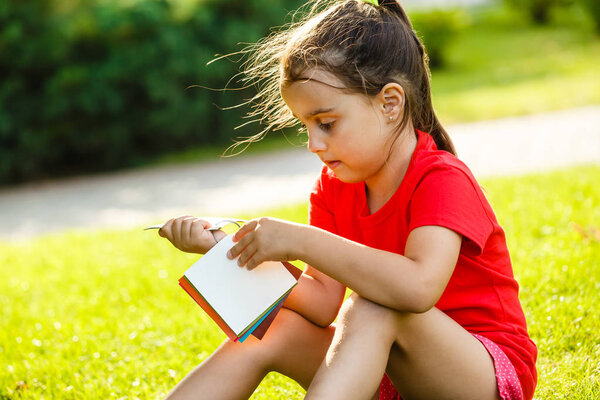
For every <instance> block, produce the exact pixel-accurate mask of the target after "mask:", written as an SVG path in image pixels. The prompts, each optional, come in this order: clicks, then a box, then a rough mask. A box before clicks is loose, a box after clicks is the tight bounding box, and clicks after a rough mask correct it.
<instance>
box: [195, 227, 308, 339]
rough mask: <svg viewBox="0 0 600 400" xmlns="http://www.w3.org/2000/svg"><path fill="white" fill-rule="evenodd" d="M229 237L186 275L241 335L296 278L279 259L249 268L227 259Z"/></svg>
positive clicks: (229, 246)
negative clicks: (250, 269)
mask: <svg viewBox="0 0 600 400" xmlns="http://www.w3.org/2000/svg"><path fill="white" fill-rule="evenodd" d="M233 245H234V243H233V239H232V235H229V236H226V237H224V238H223V239H221V241H219V243H217V244H216V245H215V246H214V247H213V248H212V249H210V251H208V252H207V253H206V254H205V255H204V256H203V257H202V258H200V260H198V261H197V262H196V263H195V264H194V265H192V266H191V267H190V268H189V269H188V270H187V271H186V272H185V274H184V275H185V277H186V278H187V279H188V280H189V281H190V283H191V284H192V285H193V286H194V287H195V288H196V289H197V290H198V291H199V292H200V293H201V294H202V297H204V299H205V300H206V301H207V302H208V303H209V304H210V306H211V307H212V308H213V309H214V310H215V311H216V312H217V313H218V314H219V315H220V316H221V318H222V319H223V321H225V323H226V324H227V325H228V326H229V327H230V328H231V329H232V330H233V331H234V332H235V334H236V335H239V334H240V333H241V332H243V331H244V330H245V329H246V328H248V326H249V325H250V324H252V322H253V321H255V320H256V319H257V318H258V317H259V316H260V315H262V314H263V313H264V312H265V311H266V310H268V309H269V308H271V307H272V306H273V305H274V304H275V303H276V302H277V300H279V299H280V298H281V297H282V296H283V295H284V294H285V293H286V292H288V291H289V290H290V289H291V288H293V287H294V286H295V285H296V283H297V281H296V279H295V278H294V276H292V274H290V272H289V271H288V270H287V269H286V268H285V267H284V266H283V264H282V263H280V262H275V261H268V262H265V263H262V264H261V265H259V266H258V267H256V268H254V269H253V270H252V271H249V270H248V269H246V268H245V267H244V268H242V267H239V266H238V265H237V259H236V260H230V259H228V258H227V256H226V254H227V251H228V250H229V249H230V248H231V247H233Z"/></svg>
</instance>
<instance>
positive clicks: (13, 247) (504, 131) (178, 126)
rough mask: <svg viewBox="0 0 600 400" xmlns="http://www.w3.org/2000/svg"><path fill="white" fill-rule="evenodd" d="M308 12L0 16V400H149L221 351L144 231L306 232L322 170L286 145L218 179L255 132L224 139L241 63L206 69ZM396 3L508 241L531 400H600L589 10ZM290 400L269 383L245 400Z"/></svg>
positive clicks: (75, 10) (15, 4)
mask: <svg viewBox="0 0 600 400" xmlns="http://www.w3.org/2000/svg"><path fill="white" fill-rule="evenodd" d="M302 3H303V2H302V1H293V0H229V1H226V0H222V1H217V0H26V1H24V0H0V223H1V228H2V229H0V311H1V312H0V400H8V399H30V398H31V399H38V398H52V399H59V398H60V399H94V398H103V399H105V398H111V399H123V400H124V399H159V398H162V397H163V396H164V395H165V394H166V393H167V392H168V391H169V390H170V389H171V388H172V387H173V386H174V385H175V384H176V383H177V382H178V381H179V380H181V379H182V378H183V377H184V376H185V375H186V374H187V373H188V372H189V371H191V370H192V369H193V368H194V367H195V366H196V365H197V364H198V363H199V362H201V361H202V360H204V359H206V357H208V356H209V354H210V353H211V352H212V351H213V350H214V349H215V348H216V347H217V346H218V345H219V343H221V341H222V340H223V339H224V338H225V336H224V334H223V333H222V332H221V331H220V330H219V329H218V328H217V327H216V325H215V324H214V323H213V322H212V321H211V320H210V319H209V318H208V317H207V316H206V315H205V314H204V313H203V312H201V310H200V309H199V308H198V307H197V306H196V304H195V303H194V302H193V301H192V300H191V299H190V298H189V297H188V296H187V295H186V294H185V293H184V292H183V291H182V290H180V288H179V286H178V285H177V279H178V278H179V277H180V276H181V275H182V274H183V272H184V271H185V270H186V269H187V268H188V267H189V266H190V265H191V264H192V263H193V262H194V261H195V260H197V258H198V255H197V254H187V253H183V252H180V251H178V250H176V249H175V248H174V247H173V246H171V245H170V243H168V242H167V241H166V240H162V239H160V238H158V237H157V235H156V232H155V231H151V232H144V231H142V230H141V228H142V227H144V226H146V225H144V224H147V225H151V224H155V223H158V222H162V221H164V220H165V219H166V218H170V217H172V216H175V215H179V214H194V215H219V216H235V217H240V218H245V219H249V218H254V217H257V216H259V215H270V216H273V217H276V218H282V219H287V220H291V221H295V222H299V223H306V222H307V195H308V192H309V191H310V189H311V187H312V185H313V183H314V180H315V177H316V174H317V173H318V171H319V169H320V167H321V164H320V162H319V160H318V159H317V158H316V157H314V155H311V154H310V153H309V152H307V151H306V150H305V149H302V148H301V147H302V145H301V143H302V141H303V140H304V139H305V138H303V137H301V136H298V135H297V132H296V131H295V130H290V131H289V132H285V135H284V134H281V132H273V133H272V134H270V135H269V136H268V137H267V138H266V139H264V140H263V141H262V142H260V143H256V144H252V145H251V146H250V147H249V148H248V149H247V150H246V151H245V152H244V154H243V155H240V156H236V157H233V158H226V159H225V158H221V157H220V156H221V155H222V154H223V152H224V151H225V150H226V149H227V148H228V147H229V146H230V145H231V144H232V143H233V140H234V139H235V138H237V137H243V136H249V135H252V134H254V133H256V132H258V131H260V127H259V126H257V125H255V124H249V125H246V126H244V127H242V128H240V129H237V130H236V129H235V128H236V127H237V126H239V125H241V124H243V123H244V122H246V120H245V119H244V118H243V116H244V115H245V113H246V112H247V111H248V109H247V108H244V107H238V108H229V107H231V106H235V105H239V104H242V103H244V101H245V100H246V99H247V98H248V97H250V96H251V95H252V94H253V92H252V91H251V90H248V91H245V90H223V89H224V88H226V87H229V88H236V87H238V86H239V84H238V83H237V82H236V81H235V80H234V81H232V82H229V81H230V79H231V78H232V77H233V76H234V75H235V74H236V73H237V72H238V68H239V62H237V61H238V57H237V56H232V57H226V58H223V59H220V60H218V61H215V62H214V63H210V64H208V63H209V62H210V61H211V60H214V59H215V58H217V57H219V55H223V54H230V53H235V52H237V51H239V50H241V49H242V48H244V47H245V44H247V43H252V42H255V41H256V40H258V39H260V38H261V37H264V36H265V35H266V34H268V33H269V31H270V29H271V27H273V26H278V25H281V24H282V23H284V22H286V21H290V20H291V14H290V12H291V11H293V10H295V9H296V8H297V7H298V6H301V5H302ZM402 3H403V5H404V6H405V7H406V9H407V11H408V14H409V16H410V17H411V19H412V21H413V23H414V26H415V29H416V30H417V32H418V35H419V36H420V37H421V38H422V39H423V40H424V42H425V45H426V47H427V50H428V53H429V56H430V59H431V60H430V62H431V67H432V90H433V102H434V106H435V108H436V111H437V113H438V116H439V117H440V120H441V121H442V123H443V124H444V125H445V126H446V128H447V129H448V131H449V132H450V134H451V137H452V138H453V140H454V142H455V144H456V147H457V149H458V152H459V156H460V157H461V158H462V159H463V160H465V161H466V162H467V165H469V167H470V168H471V169H472V170H473V172H474V174H475V176H476V177H477V178H478V180H480V182H481V183H482V185H483V187H484V188H485V190H486V196H488V198H489V200H490V203H491V204H492V205H493V207H494V210H495V212H496V214H497V216H498V218H499V221H500V222H501V224H502V226H503V227H504V228H505V230H506V233H507V242H508V245H509V248H510V251H511V256H512V259H513V266H514V271H515V276H516V278H517V280H518V282H519V284H520V285H521V291H520V298H521V301H522V303H523V308H524V311H525V313H526V317H527V321H528V324H529V329H530V335H531V337H532V338H533V340H534V341H535V342H536V343H537V345H538V348H539V351H540V352H539V354H540V355H539V358H538V372H539V385H538V390H537V395H536V396H537V397H536V398H539V399H544V400H545V399H570V400H572V399H574V400H587V399H598V398H600V362H599V360H600V337H599V336H598V334H597V331H598V328H597V327H598V326H599V325H600V313H599V312H598V293H599V291H600V186H599V185H598V182H600V1H598V0H504V1H503V0H406V1H403V2H402ZM207 64H208V65H207ZM209 88H212V89H216V90H210V89H209ZM290 141H291V142H292V144H293V145H292V146H290V143H289V142H290ZM294 145H296V146H294ZM581 163H585V164H591V165H586V166H580V165H577V166H574V164H581ZM533 172H535V174H534V173H533ZM299 266H301V265H299ZM303 394H304V392H303V390H302V388H301V387H300V386H299V385H297V384H296V383H295V382H293V381H291V380H290V379H287V378H285V377H283V376H282V375H279V374H274V373H272V374H269V375H268V376H267V378H266V379H265V381H263V383H262V384H261V386H260V387H259V388H258V389H257V391H256V392H255V393H254V394H253V396H252V399H253V400H260V399H268V400H272V399H286V400H289V399H301V398H303Z"/></svg>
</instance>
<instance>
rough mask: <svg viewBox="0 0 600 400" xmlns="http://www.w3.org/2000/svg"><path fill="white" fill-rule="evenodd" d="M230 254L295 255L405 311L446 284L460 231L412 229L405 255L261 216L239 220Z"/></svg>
mask: <svg viewBox="0 0 600 400" xmlns="http://www.w3.org/2000/svg"><path fill="white" fill-rule="evenodd" d="M234 240H239V241H238V242H237V243H236V245H235V246H234V247H233V248H232V249H231V250H230V256H231V257H232V258H233V257H236V256H238V255H239V260H238V262H239V263H240V264H241V265H246V264H247V265H248V268H253V267H255V266H256V265H258V264H260V263H261V262H263V261H265V260H285V261H288V260H293V259H300V260H302V261H304V262H306V263H307V264H310V265H312V266H313V267H314V268H315V269H317V270H319V271H320V272H322V273H324V274H326V275H328V276H330V277H331V278H333V279H335V280H337V281H339V282H341V283H342V284H344V285H346V286H347V287H348V288H350V289H352V290H353V291H355V292H356V293H358V294H359V295H360V296H362V297H365V298H367V299H369V300H371V301H373V302H376V303H378V304H381V305H384V306H387V307H390V308H394V309H398V310H403V311H409V312H425V311H427V310H429V309H430V308H432V307H433V306H434V305H435V304H436V303H437V301H438V300H439V298H440V297H441V295H442V293H443V291H444V288H445V287H446V285H447V283H448V280H449V279H450V276H451V275H452V271H453V270H454V266H455V265H456V261H457V259H458V254H459V252H460V246H461V244H462V236H461V235H459V234H457V233H456V232H454V231H452V230H450V229H447V228H444V227H440V226H423V227H419V228H416V229H414V230H413V231H412V232H411V233H410V235H409V237H408V239H407V242H406V247H405V252H404V253H405V256H402V255H399V254H396V253H391V252H387V251H383V250H377V249H374V248H371V247H368V246H364V245H362V244H359V243H356V242H353V241H351V240H347V239H344V238H342V237H340V236H337V235H334V234H332V233H329V232H327V231H324V230H322V229H319V228H315V227H312V226H307V225H300V224H293V223H289V222H285V221H280V220H275V219H271V218H261V219H259V220H254V221H251V222H249V223H248V224H246V225H244V226H243V227H242V228H241V229H240V230H239V231H238V232H237V233H236V234H235V236H234Z"/></svg>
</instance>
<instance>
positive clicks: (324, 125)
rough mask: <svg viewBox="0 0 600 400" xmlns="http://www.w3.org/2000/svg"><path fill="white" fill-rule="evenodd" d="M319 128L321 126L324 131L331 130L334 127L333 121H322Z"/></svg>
mask: <svg viewBox="0 0 600 400" xmlns="http://www.w3.org/2000/svg"><path fill="white" fill-rule="evenodd" d="M319 128H321V129H322V130H324V131H329V130H331V128H333V122H328V123H326V124H325V123H320V124H319Z"/></svg>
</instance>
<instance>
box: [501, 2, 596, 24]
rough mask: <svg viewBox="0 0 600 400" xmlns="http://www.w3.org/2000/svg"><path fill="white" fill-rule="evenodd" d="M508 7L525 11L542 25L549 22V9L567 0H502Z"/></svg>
mask: <svg viewBox="0 0 600 400" xmlns="http://www.w3.org/2000/svg"><path fill="white" fill-rule="evenodd" d="M504 1H505V2H506V3H507V4H508V5H509V6H510V7H513V8H515V9H517V10H523V11H525V12H526V13H527V14H528V15H529V17H530V18H531V20H532V21H533V22H534V23H536V24H538V25H544V24H547V23H548V22H549V19H550V11H551V10H552V9H553V8H554V7H555V6H559V5H565V4H568V3H569V0H504ZM590 1H598V0H590Z"/></svg>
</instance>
